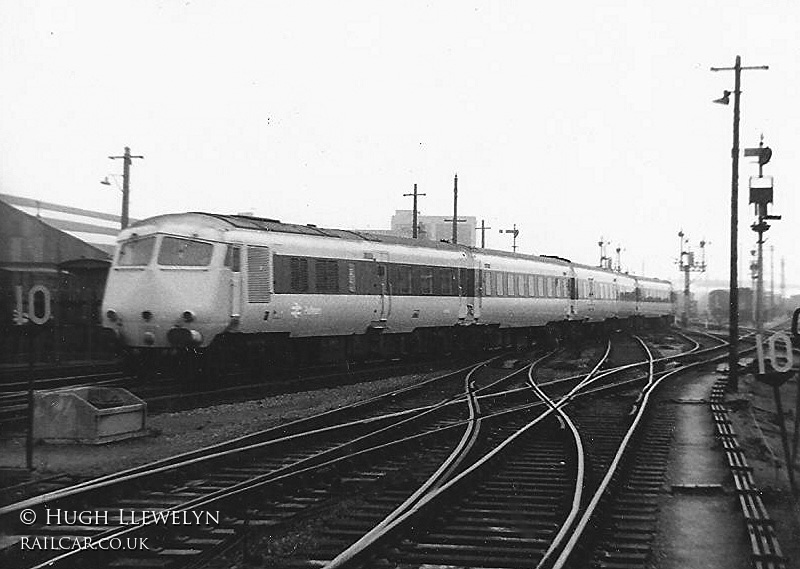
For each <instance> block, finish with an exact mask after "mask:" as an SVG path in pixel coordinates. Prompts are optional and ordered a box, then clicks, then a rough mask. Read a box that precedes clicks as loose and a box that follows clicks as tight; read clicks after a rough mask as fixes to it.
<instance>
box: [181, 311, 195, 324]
mask: <svg viewBox="0 0 800 569" xmlns="http://www.w3.org/2000/svg"><path fill="white" fill-rule="evenodd" d="M181 317H182V318H183V321H184V322H194V312H192V311H191V310H187V311H186V312H184V313H183V314H182V315H181Z"/></svg>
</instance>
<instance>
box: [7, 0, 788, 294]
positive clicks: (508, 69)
mask: <svg viewBox="0 0 800 569" xmlns="http://www.w3.org/2000/svg"><path fill="white" fill-rule="evenodd" d="M798 30H800V4H798V3H797V2H789V1H775V2H760V3H758V2H730V1H713V2H712V1H706V2H697V1H696V0H689V1H686V0H677V1H673V2H658V3H656V2H608V1H604V0H600V1H594V2H590V1H585V2H583V1H581V2H552V3H542V2H530V1H516V2H514V1H507V2H467V1H463V0H459V1H452V2H451V1H447V2H445V1H441V2H419V1H409V2H379V1H375V0H372V1H366V2H323V1H319V2H310V1H309V2H302V1H301V2H270V1H264V0H259V1H246V0H242V1H238V2H230V1H189V2H187V1H182V2H177V1H154V0H137V1H135V2H133V1H126V2H122V1H111V2H109V1H108V0H97V1H94V0H72V1H69V2H67V1H45V0H40V1H38V2H30V1H27V0H3V1H2V3H0V73H2V78H3V79H2V85H3V87H2V88H0V193H7V194H12V195H16V196H23V197H30V198H34V199H39V200H42V201H51V202H56V203H63V204H68V205H71V206H73V207H79V208H86V209H92V210H99V211H106V212H111V213H115V212H118V211H119V209H120V203H121V197H120V193H119V191H118V189H117V188H115V187H114V186H113V185H112V186H111V187H109V186H104V185H101V184H100V183H99V182H100V180H101V179H103V178H104V177H106V176H109V177H110V179H111V180H113V181H115V182H118V181H119V179H120V176H119V175H120V174H121V172H122V164H121V161H118V160H117V161H112V160H109V158H108V157H109V156H112V155H121V154H122V152H123V149H124V147H125V146H129V147H130V148H131V151H132V153H133V154H135V155H143V156H144V159H143V160H136V161H134V164H133V167H132V171H131V206H130V207H131V216H132V217H135V218H144V217H148V216H152V215H158V214H162V213H174V212H183V211H209V212H220V213H239V212H252V213H254V214H255V215H258V216H262V217H269V218H276V219H280V220H282V221H286V222H293V223H314V224H317V225H320V226H327V227H336V228H362V229H364V228H372V229H381V228H388V226H389V220H390V217H391V215H392V214H393V213H394V211H395V210H397V209H411V198H408V197H403V194H404V193H408V192H410V191H411V190H412V188H413V184H415V183H416V184H418V187H419V191H420V192H424V193H426V194H427V195H426V196H425V197H422V198H420V205H419V208H420V212H421V213H422V214H426V215H448V214H450V213H451V212H452V187H453V176H454V175H455V174H456V173H457V174H458V182H459V183H458V187H459V213H460V214H462V215H473V216H476V217H477V218H478V220H481V219H485V220H486V225H488V226H489V227H491V228H492V229H491V230H489V231H488V232H487V246H489V247H492V248H497V249H508V250H510V248H511V237H510V236H509V235H506V234H500V233H499V230H500V229H507V228H510V227H512V225H513V224H515V223H516V225H517V227H518V228H519V229H520V234H519V238H518V246H519V249H518V250H519V251H521V252H526V253H536V254H554V255H559V256H562V257H567V258H570V259H572V260H574V261H577V262H583V263H589V264H596V263H597V262H598V258H599V248H598V244H597V243H598V241H599V240H600V238H601V236H602V237H603V238H604V240H607V241H610V242H611V245H610V246H609V249H611V250H613V249H616V248H617V247H620V248H621V257H622V265H623V267H624V268H625V269H627V270H629V271H631V272H635V273H639V274H641V273H642V272H644V273H645V274H647V275H649V276H656V277H661V278H670V279H673V280H675V281H679V280H680V274H679V273H678V269H677V267H676V265H675V260H676V258H677V257H678V252H679V237H678V231H679V230H681V229H682V230H683V231H684V232H685V234H686V237H687V238H688V240H689V246H691V247H693V248H695V249H696V248H697V247H698V244H699V242H700V241H701V240H705V241H707V242H708V245H707V248H706V250H707V259H706V260H707V264H708V271H707V273H706V275H705V276H696V277H695V278H696V279H700V280H702V279H704V278H710V279H720V280H726V279H727V275H728V265H729V244H730V235H729V228H730V193H731V148H732V132H733V105H732V104H731V105H729V106H727V107H726V106H723V105H715V104H713V103H712V100H713V99H716V98H718V97H720V96H721V95H722V92H723V90H725V89H727V90H733V85H734V74H733V72H732V71H725V72H711V71H710V67H712V66H716V67H732V66H733V64H734V60H735V57H736V55H741V56H742V64H743V65H745V66H760V65H768V66H769V70H767V71H762V70H753V71H744V72H743V73H742V97H741V127H740V133H741V135H740V136H741V146H742V147H743V148H744V147H755V146H757V145H758V142H759V139H760V136H761V135H762V134H763V136H764V140H765V145H767V146H770V147H771V148H772V149H773V158H772V161H771V162H770V163H769V164H768V165H767V166H765V168H764V173H765V174H769V175H772V176H774V183H775V204H774V205H773V208H772V212H773V213H776V214H780V215H782V216H783V219H782V220H781V221H777V222H775V223H774V224H773V228H772V229H771V230H770V231H769V232H768V234H767V238H768V241H767V249H769V247H770V246H774V250H775V254H774V255H775V267H776V269H775V272H776V279H777V278H778V275H779V268H778V267H779V265H780V258H782V257H785V259H786V280H787V282H788V283H789V286H790V287H791V286H792V284H794V283H796V284H797V285H798V286H800V260H799V259H798V258H797V255H796V253H797V251H798V248H797V247H796V245H795V244H796V243H797V237H798V231H797V230H796V229H795V228H796V227H799V226H800V225H798V223H799V222H800V197H798V191H796V190H795V189H794V188H796V187H798V180H800V128H799V127H800V76H799V74H800V65H798V63H800V34H798ZM739 172H740V179H741V184H740V193H739V196H740V198H739V200H740V205H741V207H740V224H739V233H740V251H741V253H742V256H743V257H745V259H744V260H743V262H742V264H741V269H740V272H741V273H743V274H744V275H745V276H744V277H743V284H745V283H746V284H749V278H748V277H747V271H746V267H747V263H748V259H747V257H749V251H750V249H752V248H753V246H754V242H755V237H754V236H755V234H754V233H753V232H752V231H751V230H750V229H749V226H750V224H751V223H752V222H753V212H752V209H751V207H748V205H747V187H748V178H749V176H751V175H756V174H757V172H758V168H757V165H755V164H754V163H753V159H751V158H742V159H741V161H740V170H739ZM479 223H480V222H479ZM478 242H479V237H478ZM765 262H766V265H765V266H766V267H767V270H768V268H769V257H767V259H766V261H765ZM776 287H777V285H776Z"/></svg>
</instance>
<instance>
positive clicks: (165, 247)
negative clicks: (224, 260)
mask: <svg viewBox="0 0 800 569" xmlns="http://www.w3.org/2000/svg"><path fill="white" fill-rule="evenodd" d="M213 252H214V246H213V245H212V244H211V243H203V242H201V241H192V240H191V239H178V238H177V237H164V240H163V241H161V248H160V249H159V251H158V264H159V265H167V266H172V267H205V266H207V265H209V264H210V263H211V254H212V253H213Z"/></svg>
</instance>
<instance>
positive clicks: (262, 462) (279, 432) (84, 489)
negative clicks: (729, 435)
mask: <svg viewBox="0 0 800 569" xmlns="http://www.w3.org/2000/svg"><path fill="white" fill-rule="evenodd" d="M702 351H703V350H702V349H700V346H699V344H698V343H696V342H695V345H694V347H693V348H692V349H691V350H688V352H690V353H688V354H684V355H682V356H678V357H677V359H679V360H680V359H686V358H687V357H692V356H694V357H698V353H700V352H702ZM674 359H676V358H675V357H672V358H664V360H670V361H672V360H674ZM604 360H608V353H606V354H605V357H604ZM648 360H649V361H647V362H633V363H628V364H624V365H611V366H610V368H611V369H601V368H600V365H599V364H598V366H596V367H595V368H594V369H593V370H592V372H591V373H590V374H589V376H588V378H587V376H586V374H583V375H580V376H572V377H561V378H558V379H555V380H551V381H548V382H547V383H543V385H542V386H540V387H542V388H545V389H544V391H543V392H542V393H545V396H544V397H542V396H541V395H540V396H538V397H537V396H534V390H533V389H531V387H530V386H527V387H523V386H522V385H524V384H526V383H529V381H527V380H526V379H525V375H526V372H527V371H528V370H530V369H534V366H530V367H523V368H522V369H521V370H520V369H517V370H514V371H512V372H507V371H504V370H491V369H490V368H488V366H486V365H485V363H484V365H482V366H474V367H473V368H472V369H471V370H461V375H452V376H451V377H448V378H444V377H443V378H440V379H439V380H437V381H435V382H434V381H431V382H429V385H428V386H427V388H430V387H431V385H434V384H435V385H436V390H435V394H436V397H435V398H436V399H437V401H435V402H431V401H426V400H425V397H424V396H421V395H419V394H420V393H421V388H420V389H407V390H404V392H403V393H402V394H401V393H395V394H391V395H389V396H385V397H382V398H376V399H377V400H376V401H370V402H365V403H363V404H360V405H358V406H357V407H355V408H351V409H347V410H344V409H343V410H338V411H337V412H333V413H329V414H325V416H323V417H317V418H312V419H310V420H304V421H299V422H296V424H294V423H293V424H289V425H285V426H283V427H281V428H279V429H275V430H272V432H269V433H260V434H258V435H254V436H249V437H244V438H243V439H240V440H238V441H234V442H232V443H226V444H224V445H218V446H217V447H215V448H213V449H212V450H211V451H204V452H202V453H200V452H198V453H188V454H186V455H182V456H181V457H175V458H173V459H170V460H167V461H161V462H160V463H156V464H154V465H148V466H147V467H146V468H144V467H143V468H140V469H132V470H131V471H127V472H126V473H122V474H121V475H115V476H112V477H106V478H105V479H100V480H96V481H90V482H87V483H84V484H81V485H77V486H75V487H72V488H70V489H67V490H65V491H60V492H54V493H50V494H48V495H44V496H42V497H39V498H37V499H36V500H33V501H30V500H29V501H24V502H20V503H17V504H14V505H11V506H7V507H5V508H2V509H0V521H2V522H3V524H4V527H5V529H6V531H8V532H12V533H14V532H16V535H20V536H21V535H23V534H22V531H27V532H29V533H28V534H27V535H28V537H29V538H30V537H31V536H45V537H46V536H48V535H50V536H53V535H60V536H64V535H68V536H73V535H74V534H75V533H78V534H79V535H81V536H83V537H87V536H90V537H92V539H95V540H105V541H106V542H109V541H110V540H113V539H121V538H123V537H125V536H130V535H137V536H149V537H148V539H151V538H156V537H157V538H158V540H157V542H156V541H151V542H150V543H157V547H156V548H155V550H153V551H146V552H142V551H139V552H128V554H129V555H128V557H125V555H122V556H119V555H117V556H116V557H114V558H113V559H111V558H109V556H108V554H107V553H106V554H105V556H101V557H100V558H92V560H85V559H89V558H88V557H85V556H86V555H87V554H86V552H83V554H82V555H81V552H78V553H75V552H66V553H62V554H60V555H58V556H55V557H53V556H50V557H47V556H44V555H32V556H30V555H29V556H27V557H26V556H22V558H14V559H11V558H7V559H6V561H8V562H12V563H15V565H11V566H28V567H30V566H41V567H44V566H45V565H49V564H50V563H55V564H62V565H64V564H66V565H64V566H75V564H76V563H91V564H96V563H100V564H106V563H113V564H114V566H118V567H125V566H142V563H144V564H145V566H147V563H167V564H177V566H182V565H186V564H187V563H186V562H189V564H196V563H199V562H200V561H204V560H206V559H208V558H211V557H213V556H214V555H218V554H219V553H220V552H221V551H223V550H224V549H226V548H227V547H230V544H231V543H234V542H236V541H240V540H242V539H244V538H245V536H247V535H249V534H250V532H251V530H252V529H253V528H263V527H271V528H277V527H285V526H286V525H287V524H291V523H294V522H295V521H296V520H297V519H302V517H303V516H308V515H310V514H311V513H313V512H317V513H319V512H324V511H326V510H327V509H328V508H330V503H331V501H332V500H334V498H332V496H333V497H335V500H341V499H342V495H343V493H344V494H345V495H347V496H353V495H356V496H363V495H370V494H372V501H370V500H366V499H365V498H352V497H351V498H350V500H351V501H352V502H354V504H353V508H356V506H363V508H364V513H362V514H359V516H360V518H362V519H363V520H366V521H367V522H369V523H372V524H373V525H372V529H371V530H370V528H369V527H367V528H366V530H365V529H364V527H363V524H359V523H356V522H352V521H351V522H348V523H350V526H349V527H343V528H342V531H343V532H344V536H345V537H344V538H343V541H344V542H347V543H353V542H354V541H356V540H357V538H358V536H361V535H364V534H370V533H371V532H378V533H381V532H382V531H383V530H386V531H387V533H389V534H391V533H392V532H394V531H395V529H394V528H395V524H400V523H401V522H403V520H404V519H405V516H407V515H409V512H416V511H418V510H423V509H425V507H426V505H427V504H428V503H429V501H431V500H432V498H431V496H435V495H438V493H439V492H442V491H444V489H445V488H448V487H450V485H451V484H453V482H454V481H455V480H461V479H463V478H471V477H472V476H477V478H478V479H481V480H482V479H483V478H484V476H486V475H484V474H480V475H473V474H470V473H471V472H472V469H474V468H475V467H476V465H478V464H483V463H485V462H487V459H486V457H487V456H490V455H492V453H496V452H499V451H497V449H500V448H505V446H508V445H510V444H511V443H509V442H507V441H509V440H512V441H513V440H517V439H520V440H529V445H530V446H529V447H526V448H528V449H529V450H526V451H525V452H524V453H518V454H519V457H520V458H519V460H521V461H523V462H519V463H518V466H517V467H516V468H517V469H518V470H519V472H522V471H525V470H526V468H527V469H528V470H530V471H531V476H532V477H533V478H531V482H530V484H531V485H530V486H525V484H521V485H520V484H517V486H512V488H513V489H514V490H513V491H514V492H517V491H519V492H522V491H523V490H525V489H526V488H527V489H528V490H530V491H531V494H530V499H531V500H534V501H535V499H539V498H536V496H539V497H540V499H541V500H543V501H544V502H548V503H551V504H552V503H558V504H565V503H566V502H568V501H570V499H569V498H568V492H567V493H565V489H564V488H559V485H558V484H553V479H552V475H553V474H554V473H557V472H561V470H560V469H563V468H566V465H570V467H571V466H572V465H573V464H577V463H578V462H579V459H578V458H569V456H572V455H569V453H567V451H565V450H563V449H564V448H566V443H564V444H562V443H559V444H557V445H555V446H554V444H555V442H556V441H559V440H560V437H561V436H562V435H563V431H564V429H562V428H561V426H562V425H563V424H565V422H566V420H565V418H564V416H563V415H562V413H563V411H562V410H561V407H563V406H564V405H566V404H567V403H568V402H569V403H571V404H574V401H575V400H578V399H579V398H580V397H585V396H586V394H588V393H592V392H591V391H589V389H593V390H594V392H593V393H594V394H595V395H594V396H596V394H597V393H599V391H597V390H605V389H610V388H611V387H609V386H605V387H603V386H598V384H600V383H604V381H602V380H603V379H605V380H606V381H607V380H608V379H609V378H610V377H611V376H616V377H617V379H616V380H615V385H616V387H615V388H616V389H621V388H622V389H626V388H627V389H629V388H630V385H632V384H633V383H636V382H640V383H641V382H642V381H643V377H642V374H641V373H640V372H637V370H638V369H639V368H641V367H642V366H645V367H650V368H652V367H653V363H654V362H657V361H658V360H657V359H656V358H653V357H650V358H648ZM542 361H544V360H542ZM600 363H601V364H602V362H600ZM617 363H620V362H617ZM479 370H480V371H481V373H482V374H483V372H485V371H487V370H489V371H490V373H488V374H486V375H480V376H479V375H478V371H479ZM520 371H521V372H522V373H520ZM652 373H653V372H652V369H651V372H650V377H651V378H652V377H653V375H652ZM645 377H647V375H645ZM621 386H622V387H621ZM625 386H627V387H625ZM546 392H549V393H550V394H549V395H548V394H546ZM523 393H524V395H523ZM400 400H404V402H401V401H400ZM386 401H391V404H388V405H387V404H386ZM548 401H549V405H548ZM559 401H561V402H562V403H561V404H559V403H558V402H559ZM630 404H633V405H638V402H636V401H635V400H634V401H626V403H625V405H622V408H625V407H626V406H627V408H628V409H629V408H630ZM548 409H549V411H548ZM531 413H537V414H538V415H537V416H538V417H541V419H538V420H536V421H535V422H537V423H541V428H538V429H536V433H535V434H532V433H531V434H529V435H526V436H523V435H522V434H519V433H520V431H525V432H527V431H529V430H530V427H526V426H525V425H527V424H528V423H530V415H531ZM342 417H347V418H348V419H349V421H347V422H346V423H344V424H342V425H339V426H333V423H335V422H340V421H341V420H342V419H341V418H342ZM326 425H327V426H326ZM584 428H589V427H584ZM598 432H599V431H598ZM542 433H544V434H542ZM598 436H599V435H598ZM537 441H538V442H537ZM515 444H521V443H515ZM537 445H538V446H537ZM556 448H561V449H562V450H560V451H559V450H556ZM579 454H580V453H578V455H579ZM578 455H575V456H578ZM525 457H527V459H526V458H525ZM515 460H516V459H515ZM525 460H528V462H527V464H528V466H525V464H526V463H525V462H524V461H525ZM531 461H532V462H531ZM591 462H592V464H594V463H595V462H597V459H596V458H593V459H592V461H591ZM409 464H411V465H413V467H412V468H410V469H409V467H408V465H409ZM209 465H214V467H213V468H211V469H210V470H209V469H208V467H209ZM532 465H533V466H532ZM535 465H542V468H539V467H535ZM512 470H513V469H512ZM332 473H333V474H334V475H333V476H332ZM548 474H549V475H550V477H549V478H548V477H547V476H546V475H548ZM498 476H500V477H501V478H498V479H497V480H496V481H495V486H490V488H494V490H495V491H497V492H495V494H496V495H495V494H491V493H490V496H492V497H491V498H490V501H491V500H494V499H495V498H497V499H498V500H499V497H500V496H501V495H502V490H500V488H499V487H498V486H497V484H500V482H498V481H499V480H502V477H503V476H504V475H503V474H502V472H501V473H499V474H498ZM537 476H539V477H544V478H537ZM506 477H507V478H508V476H506ZM562 478H563V477H562ZM578 478H579V477H578V475H577V474H576V475H575V480H576V481H577V480H578ZM509 479H512V480H513V479H515V478H513V477H512V478H509ZM516 479H518V477H517V478H516ZM547 480H549V481H550V482H548V481H547ZM526 483H527V482H526ZM131 484H135V485H137V486H138V488H139V490H138V491H136V492H134V491H133V490H132V489H131V488H132V486H131ZM576 485H577V482H576V483H575V484H574V485H573V487H575V486H576ZM568 486H569V485H568ZM376 488H381V489H382V490H383V491H382V492H378V493H376V490H375V489H376ZM534 488H539V490H541V491H539V490H536V491H534V490H533V489H534ZM264 492H267V493H268V495H269V496H270V499H269V500H268V501H269V503H270V504H271V505H270V506H269V507H267V508H254V507H252V506H249V504H251V503H258V500H257V499H256V497H257V496H259V495H261V496H263V493H264ZM98 500H99V501H98ZM335 500H334V501H335ZM512 501H513V500H512ZM572 501H575V500H574V498H572ZM581 501H582V500H578V502H581ZM355 502H358V504H355ZM54 504H55V505H57V504H63V508H62V509H66V508H73V509H76V508H77V509H81V510H92V511H102V512H106V516H107V519H108V520H109V521H110V523H109V524H108V525H107V526H97V527H92V526H82V527H80V528H76V527H75V526H74V525H69V524H67V525H62V526H52V525H46V526H42V525H40V526H36V527H21V526H20V525H19V523H18V522H15V520H14V514H19V512H20V511H22V510H23V509H26V508H31V509H34V510H35V509H36V508H39V511H42V508H45V507H51V508H52V507H53V505H54ZM484 505H485V504H484ZM209 507H219V508H220V510H222V511H226V512H229V514H227V515H226V516H223V519H222V520H219V522H218V523H216V524H215V525H214V527H205V528H199V527H193V528H191V531H189V532H185V533H183V534H181V533H180V532H175V531H172V530H170V531H169V532H164V527H163V526H158V527H156V528H155V529H158V530H159V531H160V532H161V535H158V532H156V533H152V530H153V529H154V528H153V527H138V526H134V527H122V524H123V522H124V521H125V519H124V516H125V513H124V512H128V511H135V512H142V511H152V510H158V511H172V512H190V511H198V510H201V509H202V508H209ZM217 511H219V510H217ZM114 512H119V515H118V516H117V517H116V518H115V517H113V516H114ZM563 516H567V517H568V515H567V514H563ZM357 517H358V516H357ZM572 517H573V518H574V517H575V515H572ZM349 519H350V518H348V520H349ZM537 523H538V522H537ZM152 525H153V524H151V526H152ZM345 525H346V524H345ZM563 527H564V526H562V529H561V530H558V529H556V530H555V532H554V533H555V534H563V535H566V534H567V530H565V529H563ZM552 535H553V534H551V537H552ZM382 539H384V538H381V540H382ZM542 539H544V538H542ZM348 540H349V541H348ZM340 541H341V539H340ZM379 541H380V540H379ZM545 541H546V540H545ZM332 543H333V542H331V544H330V545H331V547H330V549H329V550H328V551H327V552H326V553H322V554H320V556H319V558H315V559H305V560H302V559H293V560H291V562H292V563H295V562H297V564H300V565H299V566H302V563H303V562H309V563H312V564H313V563H318V562H319V561H320V560H330V559H333V557H334V555H335V553H333V551H334V550H335V549H336V548H337V547H339V551H341V550H342V547H341V545H342V544H341V543H338V545H332ZM347 543H345V546H346V545H347ZM551 543H555V540H551ZM15 551H16V550H11V553H14V552H15ZM345 551H346V549H345ZM544 551H545V550H544V549H543V550H542V555H545V553H544ZM16 553H19V552H18V551H16ZM4 555H6V556H7V555H9V550H6V552H5V553H4ZM88 555H89V557H91V556H92V555H97V552H89V554H88ZM552 555H553V553H551V554H550V555H549V556H548V558H550V557H552ZM79 557H80V558H81V559H84V561H82V560H81V559H79ZM528 559H530V557H529V558H528ZM37 563H38V565H37ZM297 564H296V565H291V566H298V565H297ZM314 566H316V565H314Z"/></svg>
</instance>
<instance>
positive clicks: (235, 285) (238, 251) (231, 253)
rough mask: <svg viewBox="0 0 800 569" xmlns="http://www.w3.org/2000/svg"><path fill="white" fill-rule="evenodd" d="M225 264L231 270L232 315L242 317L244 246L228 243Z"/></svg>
mask: <svg viewBox="0 0 800 569" xmlns="http://www.w3.org/2000/svg"><path fill="white" fill-rule="evenodd" d="M225 266H226V267H227V268H228V269H230V271H231V285H230V294H231V299H230V300H231V302H230V309H231V314H230V315H231V317H232V318H241V316H242V247H241V246H240V245H228V249H227V251H226V252H225Z"/></svg>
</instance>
